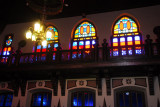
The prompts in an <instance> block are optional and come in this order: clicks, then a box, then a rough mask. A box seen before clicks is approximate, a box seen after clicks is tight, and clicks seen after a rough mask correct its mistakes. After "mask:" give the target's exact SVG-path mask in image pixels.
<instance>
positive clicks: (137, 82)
mask: <svg viewBox="0 0 160 107" xmlns="http://www.w3.org/2000/svg"><path fill="white" fill-rule="evenodd" d="M135 85H139V86H143V87H147V83H146V79H145V78H135Z"/></svg>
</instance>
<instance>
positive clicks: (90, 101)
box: [89, 94, 93, 106]
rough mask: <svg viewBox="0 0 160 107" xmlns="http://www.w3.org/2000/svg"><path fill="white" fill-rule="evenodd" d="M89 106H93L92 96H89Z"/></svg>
mask: <svg viewBox="0 0 160 107" xmlns="http://www.w3.org/2000/svg"><path fill="white" fill-rule="evenodd" d="M89 106H93V94H90V96H89Z"/></svg>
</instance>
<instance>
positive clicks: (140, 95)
mask: <svg viewBox="0 0 160 107" xmlns="http://www.w3.org/2000/svg"><path fill="white" fill-rule="evenodd" d="M137 97H138V107H143V103H142V94H137Z"/></svg>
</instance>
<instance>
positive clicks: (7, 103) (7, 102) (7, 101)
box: [5, 95, 13, 107]
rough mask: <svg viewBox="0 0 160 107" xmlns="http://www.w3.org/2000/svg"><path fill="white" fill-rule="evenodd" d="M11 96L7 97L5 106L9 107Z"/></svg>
mask: <svg viewBox="0 0 160 107" xmlns="http://www.w3.org/2000/svg"><path fill="white" fill-rule="evenodd" d="M12 99H13V95H7V99H6V103H5V106H8V107H11V105H12Z"/></svg>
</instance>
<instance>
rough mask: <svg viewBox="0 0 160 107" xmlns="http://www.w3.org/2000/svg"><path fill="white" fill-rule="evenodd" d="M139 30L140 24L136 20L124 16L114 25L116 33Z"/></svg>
mask: <svg viewBox="0 0 160 107" xmlns="http://www.w3.org/2000/svg"><path fill="white" fill-rule="evenodd" d="M132 32H138V26H137V24H136V22H135V21H134V20H132V19H131V18H129V17H127V16H124V17H122V18H120V19H119V20H118V21H117V23H116V24H115V26H114V34H121V33H132Z"/></svg>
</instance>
